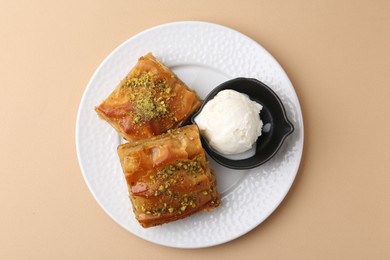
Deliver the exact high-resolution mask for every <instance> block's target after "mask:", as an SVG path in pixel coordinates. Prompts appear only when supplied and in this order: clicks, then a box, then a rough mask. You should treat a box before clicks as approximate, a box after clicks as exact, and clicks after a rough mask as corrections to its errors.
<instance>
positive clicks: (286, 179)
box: [76, 22, 303, 248]
mask: <svg viewBox="0 0 390 260" xmlns="http://www.w3.org/2000/svg"><path fill="white" fill-rule="evenodd" d="M148 52H153V54H154V55H155V56H156V57H157V58H158V59H160V60H161V61H162V62H163V63H165V64H166V65H167V66H168V67H170V68H171V69H172V70H173V71H174V72H175V73H176V74H177V75H178V76H179V77H180V78H181V79H182V80H183V81H184V82H186V83H187V84H188V86H189V87H191V88H192V89H194V90H196V92H197V93H198V94H199V96H201V97H202V98H203V97H205V96H206V95H207V93H209V92H210V91H211V90H212V89H213V88H214V87H215V86H217V85H218V84H219V83H222V82H223V81H226V80H228V79H231V78H235V77H252V78H257V79H259V80H261V81H263V82H264V83H266V84H267V85H269V86H270V87H271V88H272V89H273V90H274V91H275V92H276V93H277V94H278V95H279V97H280V98H281V100H282V102H283V103H284V106H285V108H286V110H287V115H288V118H289V119H290V120H291V122H292V123H293V124H294V127H295V131H294V133H293V134H292V135H290V136H289V137H288V138H287V140H286V141H285V142H284V144H283V146H282V148H281V149H280V150H279V152H278V154H277V155H276V156H275V157H274V158H273V159H272V160H270V161H268V162H267V163H266V164H264V165H262V166H260V167H258V168H255V169H251V170H245V171H235V170H230V169H227V168H224V167H222V166H220V165H218V164H216V163H215V162H213V161H211V162H210V163H211V167H212V168H213V169H214V170H215V172H216V175H217V184H218V190H219V192H220V194H221V197H222V203H221V206H220V207H218V208H217V209H215V210H214V211H212V212H205V213H198V214H195V215H193V216H190V217H188V218H186V219H183V220H179V221H176V222H172V223H169V224H165V225H163V226H159V227H154V228H149V229H144V228H142V227H141V226H140V225H139V224H138V222H137V221H136V220H135V217H134V214H133V212H132V206H131V203H130V201H129V198H128V191H127V186H126V182H125V178H124V175H123V173H122V170H121V166H120V163H119V159H118V156H117V153H116V148H117V146H118V145H119V144H120V143H121V142H122V140H121V138H120V137H119V135H118V134H117V133H116V132H115V130H114V129H113V128H112V127H111V126H109V125H108V123H106V122H104V121H103V120H101V119H99V118H98V116H97V115H96V113H95V111H94V107H95V106H97V105H99V104H100V103H101V102H102V101H103V99H105V98H106V97H107V96H108V95H109V94H110V93H111V92H112V91H113V89H114V88H115V87H116V86H117V84H118V83H119V81H120V80H121V79H122V78H123V77H124V76H125V75H126V74H127V72H128V71H130V69H131V68H132V67H133V66H134V65H135V63H136V62H137V60H138V58H139V57H140V56H142V55H144V54H146V53H148ZM76 145H77V154H78V159H79V163H80V167H81V170H82V172H83V175H84V179H85V181H86V183H87V185H88V187H89V189H90V191H91V192H92V194H93V196H94V197H95V199H96V201H97V202H98V203H99V204H100V206H101V207H102V208H103V209H104V210H105V212H106V213H107V214H108V215H109V216H111V218H112V219H113V220H114V221H115V222H117V223H118V224H119V225H121V226H122V227H124V228H125V229H126V230H128V231H129V232H131V233H133V234H135V235H137V236H139V237H141V238H143V239H146V240H148V241H151V242H154V243H157V244H161V245H165V246H171V247H178V248H200V247H208V246H213V245H218V244H221V243H225V242H227V241H230V240H233V239H235V238H237V237H239V236H241V235H243V234H245V233H247V232H248V231H250V230H252V229H253V228H255V227H256V226H257V225H259V224H260V223H261V222H262V221H264V220H265V219H266V218H267V217H268V216H269V215H270V214H271V213H272V212H273V211H274V210H275V209H276V208H277V206H278V205H279V204H280V203H281V202H282V200H283V198H284V197H285V196H286V194H287V192H288V191H289V189H290V187H291V185H292V183H293V181H294V178H295V176H296V174H297V171H298V167H299V164H300V160H301V155H302V149H303V121H302V114H301V109H300V105H299V101H298V98H297V96H296V93H295V91H294V88H293V86H292V84H291V82H290V80H289V79H288V77H287V75H286V73H285V72H284V71H283V69H282V68H281V66H280V65H279V64H278V62H277V61H276V60H275V59H274V58H273V57H272V56H271V55H270V54H269V53H268V52H267V51H266V50H265V49H264V48H263V47H261V46H260V45H259V44H258V43H256V42H254V41H253V40H251V39H250V38H248V37H247V36H245V35H243V34H241V33H239V32H237V31H234V30H232V29H229V28H227V27H223V26H220V25H216V24H211V23H205V22H177V23H170V24H165V25H161V26H158V27H154V28H152V29H149V30H147V31H144V32H142V33H140V34H138V35H136V36H134V37H132V38H130V39H129V40H127V41H126V42H124V43H123V44H122V45H120V46H119V47H118V48H117V49H115V50H114V51H113V52H112V53H111V54H110V55H109V56H108V57H107V58H106V59H105V60H104V61H103V63H102V64H101V65H100V66H99V68H98V69H97V70H96V72H95V74H94V75H93V77H92V78H91V80H90V82H89V84H88V86H87V88H86V90H85V92H84V95H83V98H82V100H81V104H80V107H79V111H78V116H77V124H76Z"/></svg>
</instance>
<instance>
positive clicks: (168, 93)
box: [122, 71, 177, 124]
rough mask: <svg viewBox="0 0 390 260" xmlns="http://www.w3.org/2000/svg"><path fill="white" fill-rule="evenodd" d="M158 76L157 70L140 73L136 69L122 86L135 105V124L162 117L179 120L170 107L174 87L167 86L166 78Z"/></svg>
mask: <svg viewBox="0 0 390 260" xmlns="http://www.w3.org/2000/svg"><path fill="white" fill-rule="evenodd" d="M156 76H157V73H156V72H151V71H149V72H144V73H142V74H140V73H139V71H135V72H133V73H132V74H131V75H130V76H129V78H128V79H127V80H126V81H125V82H124V84H123V86H122V87H123V89H125V90H124V91H126V93H128V96H129V97H130V100H131V101H132V104H133V106H134V112H133V113H134V115H133V119H132V121H133V123H134V124H143V123H145V122H147V121H150V120H151V119H155V118H161V117H169V118H171V119H172V120H173V121H175V122H176V121H177V118H176V117H175V115H174V114H173V113H171V112H170V107H169V103H170V102H169V101H170V99H171V97H172V96H173V93H172V89H171V87H169V86H167V84H166V81H165V80H164V79H159V78H157V77H156Z"/></svg>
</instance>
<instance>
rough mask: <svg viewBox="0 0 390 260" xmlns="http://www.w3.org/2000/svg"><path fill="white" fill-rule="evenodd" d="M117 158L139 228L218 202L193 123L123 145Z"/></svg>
mask: <svg viewBox="0 0 390 260" xmlns="http://www.w3.org/2000/svg"><path fill="white" fill-rule="evenodd" d="M118 155H119V158H120V162H121V165H122V168H123V172H124V174H125V177H126V181H127V184H128V190H129V193H130V199H131V202H132V204H133V210H134V213H135V216H136V218H137V220H138V221H139V223H140V224H141V225H142V226H143V227H152V226H156V225H161V224H164V223H168V222H171V221H174V220H178V219H182V218H184V217H187V216H189V215H191V214H194V213H196V212H199V211H203V210H206V211H209V210H211V209H213V208H215V207H217V206H218V205H219V203H220V200H219V196H218V193H217V190H216V182H215V176H214V174H213V172H212V171H211V169H210V168H209V165H208V162H207V160H206V157H205V153H204V151H203V148H202V145H201V141H200V138H199V132H198V128H197V126H196V125H189V126H185V127H181V128H177V129H174V130H170V131H168V132H167V133H166V134H163V135H160V136H156V137H152V138H149V139H143V140H139V141H136V142H130V143H126V144H122V145H120V146H119V147H118Z"/></svg>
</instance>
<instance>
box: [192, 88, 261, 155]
mask: <svg viewBox="0 0 390 260" xmlns="http://www.w3.org/2000/svg"><path fill="white" fill-rule="evenodd" d="M262 108H263V107H262V106H261V105H260V104H258V103H256V102H254V101H252V100H250V99H249V98H248V96H247V95H245V94H242V93H240V92H237V91H234V90H231V89H227V90H222V91H221V92H219V93H218V94H217V95H216V96H215V97H214V98H213V99H212V100H210V101H209V102H207V104H206V105H205V106H204V107H203V109H202V111H201V113H200V114H199V115H198V116H197V117H196V118H195V122H196V124H197V125H198V127H199V131H200V133H201V134H202V135H203V136H204V137H205V138H206V139H207V141H208V143H209V144H210V146H211V147H212V148H213V149H214V150H216V151H217V152H219V153H222V154H227V155H229V154H238V153H242V152H245V151H247V150H249V149H251V147H252V145H253V144H254V143H255V142H256V140H257V138H258V137H259V136H260V135H261V128H262V127H263V122H262V121H261V119H260V115H259V114H260V111H261V109H262Z"/></svg>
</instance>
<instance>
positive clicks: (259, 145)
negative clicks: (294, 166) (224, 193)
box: [191, 78, 294, 169]
mask: <svg viewBox="0 0 390 260" xmlns="http://www.w3.org/2000/svg"><path fill="white" fill-rule="evenodd" d="M225 89H232V90H235V91H238V92H241V93H243V94H246V95H248V96H249V98H250V99H252V100H254V101H256V102H258V103H259V104H260V105H262V106H263V109H262V110H261V112H260V118H261V120H262V121H263V132H262V134H261V136H260V137H259V138H258V139H257V141H256V144H255V145H256V153H255V154H254V155H253V156H252V157H249V158H246V159H241V160H232V159H229V158H226V157H224V156H223V155H222V154H220V153H217V152H215V151H214V150H213V149H212V148H211V147H210V146H209V144H208V142H207V140H206V139H205V138H203V137H201V141H202V145H203V148H204V149H205V150H206V152H207V153H208V154H209V155H210V156H211V157H212V158H213V159H214V160H215V161H216V162H217V163H219V164H221V165H223V166H225V167H228V168H231V169H251V168H255V167H257V166H259V165H261V164H263V163H265V162H267V161H268V160H270V159H271V158H272V157H273V156H274V155H275V154H276V153H277V152H278V150H279V148H280V147H281V146H282V144H283V142H284V140H285V139H286V137H287V136H288V135H290V134H291V133H292V132H293V131H294V126H293V125H292V123H291V122H290V121H289V120H288V119H287V116H286V111H285V109H284V106H283V104H282V102H281V101H280V99H279V97H278V96H277V95H276V94H275V92H274V91H273V90H272V89H271V88H269V87H268V86H267V85H265V84H264V83H262V82H261V81H259V80H257V79H251V78H236V79H232V80H229V81H226V82H224V83H222V84H220V85H219V86H217V87H216V88H214V89H213V90H212V91H211V92H210V93H209V94H208V95H207V97H206V98H205V100H204V102H203V105H202V106H201V108H200V109H199V111H198V112H197V113H195V114H194V115H193V116H192V118H191V122H192V123H193V124H196V123H195V118H196V116H197V115H199V114H200V112H201V111H202V109H203V107H204V106H205V104H206V103H207V102H208V101H209V100H211V99H212V98H214V96H215V95H217V93H218V92H220V91H221V90H225ZM265 128H269V129H265ZM265 130H268V131H265Z"/></svg>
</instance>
